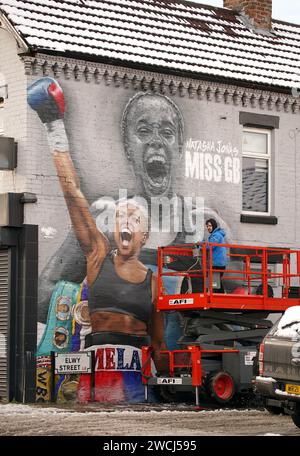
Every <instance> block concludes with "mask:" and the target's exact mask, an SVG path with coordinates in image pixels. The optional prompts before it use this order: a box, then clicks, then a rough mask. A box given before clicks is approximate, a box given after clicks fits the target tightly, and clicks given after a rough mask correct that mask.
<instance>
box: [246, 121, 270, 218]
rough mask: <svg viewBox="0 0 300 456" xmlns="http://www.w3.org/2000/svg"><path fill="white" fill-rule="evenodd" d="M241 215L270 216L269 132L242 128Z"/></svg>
mask: <svg viewBox="0 0 300 456" xmlns="http://www.w3.org/2000/svg"><path fill="white" fill-rule="evenodd" d="M242 150H243V213H245V214H258V215H270V204H271V185H270V184H271V175H270V173H271V131H270V130H265V129H260V128H244V131H243V149H242Z"/></svg>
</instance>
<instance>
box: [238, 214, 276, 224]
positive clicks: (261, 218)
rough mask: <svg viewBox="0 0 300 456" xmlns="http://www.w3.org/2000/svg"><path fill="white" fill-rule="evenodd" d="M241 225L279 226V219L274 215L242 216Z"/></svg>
mask: <svg viewBox="0 0 300 456" xmlns="http://www.w3.org/2000/svg"><path fill="white" fill-rule="evenodd" d="M240 221H241V223H257V224H261V225H277V223H278V219H277V217H274V215H254V214H253V215H252V214H251V215H250V214H241V219H240Z"/></svg>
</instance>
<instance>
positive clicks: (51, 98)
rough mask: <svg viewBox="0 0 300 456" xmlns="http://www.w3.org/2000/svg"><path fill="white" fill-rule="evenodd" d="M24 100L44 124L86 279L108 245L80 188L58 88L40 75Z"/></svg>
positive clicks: (92, 276) (96, 271)
mask: <svg viewBox="0 0 300 456" xmlns="http://www.w3.org/2000/svg"><path fill="white" fill-rule="evenodd" d="M27 100H28V103H29V105H30V106H31V108H32V109H33V110H34V111H35V112H36V113H37V114H38V116H39V118H40V120H41V122H42V123H43V124H44V126H45V128H46V131H47V137H48V142H49V146H50V150H51V152H52V154H53V160H54V164H55V167H56V170H57V175H58V178H59V181H60V185H61V188H62V190H63V193H64V197H65V200H66V203H67V206H68V210H69V214H70V217H71V220H72V223H73V227H74V231H75V234H76V237H77V239H78V241H79V243H80V246H81V249H82V251H83V253H84V255H85V256H86V259H87V269H88V281H92V280H93V278H95V276H96V275H97V273H98V270H99V267H100V265H101V262H102V261H103V258H104V257H105V255H106V254H107V251H108V249H109V244H108V241H107V239H106V237H105V236H104V235H103V234H102V233H100V232H99V230H98V229H97V227H96V224H95V222H94V220H93V217H92V215H91V213H90V211H89V207H88V203H87V201H86V199H85V197H84V195H83V194H82V192H81V190H80V185H79V179H78V177H77V174H76V171H75V168H74V165H73V162H72V160H71V157H70V154H69V152H68V150H69V144H68V138H67V135H66V132H65V126H64V121H63V117H64V111H65V101H64V94H63V91H62V88H61V87H60V85H59V84H58V82H57V81H56V80H55V79H53V78H50V77H45V78H41V79H39V80H37V81H35V82H34V83H33V84H31V85H30V86H29V87H28V96H27Z"/></svg>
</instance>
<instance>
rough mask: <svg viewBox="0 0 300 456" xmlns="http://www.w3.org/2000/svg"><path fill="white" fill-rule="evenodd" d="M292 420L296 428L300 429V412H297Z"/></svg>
mask: <svg viewBox="0 0 300 456" xmlns="http://www.w3.org/2000/svg"><path fill="white" fill-rule="evenodd" d="M292 420H293V423H294V425H295V426H297V427H298V428H299V429H300V412H299V411H297V412H296V413H294V414H293V415H292Z"/></svg>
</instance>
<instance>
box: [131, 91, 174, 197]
mask: <svg viewBox="0 0 300 456" xmlns="http://www.w3.org/2000/svg"><path fill="white" fill-rule="evenodd" d="M127 120H128V125H127V140H128V152H129V156H130V159H131V162H132V166H133V169H134V172H135V176H136V179H137V183H138V187H139V188H138V190H139V191H140V192H142V193H146V194H147V195H148V196H163V195H168V194H170V193H172V182H171V181H172V175H173V173H174V170H175V169H176V166H177V165H178V161H179V158H180V152H179V144H178V142H179V141H178V131H179V124H178V118H177V114H176V112H175V110H174V108H173V107H172V106H171V105H170V104H169V103H168V101H167V100H165V99H164V98H163V97H156V96H155V95H153V96H151V95H150V96H145V97H144V98H141V99H140V100H138V101H137V102H136V104H135V106H133V107H132V109H131V112H130V113H129V116H128V119H127Z"/></svg>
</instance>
